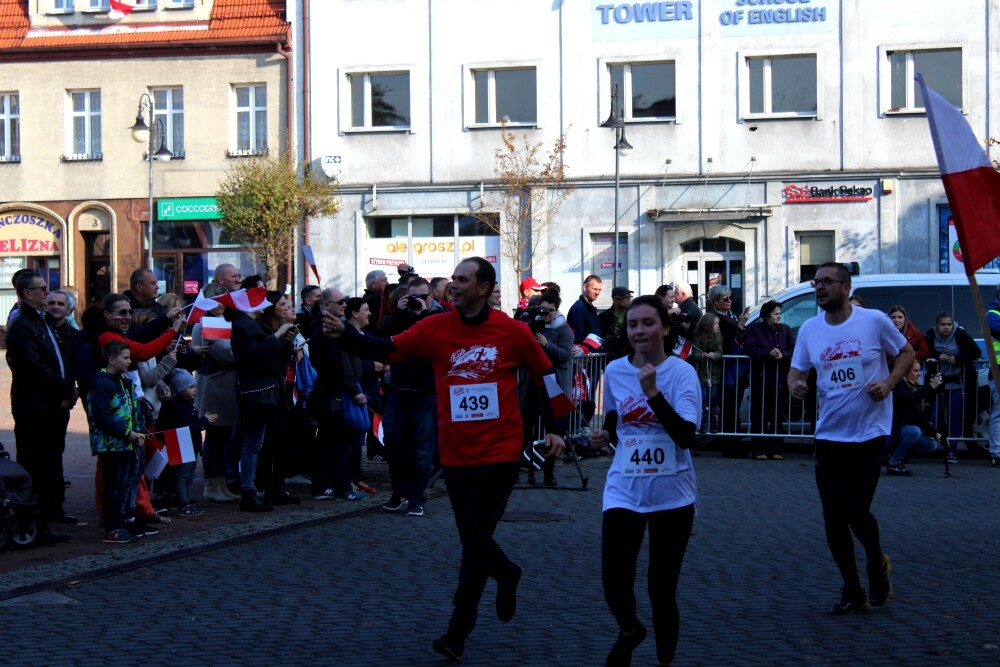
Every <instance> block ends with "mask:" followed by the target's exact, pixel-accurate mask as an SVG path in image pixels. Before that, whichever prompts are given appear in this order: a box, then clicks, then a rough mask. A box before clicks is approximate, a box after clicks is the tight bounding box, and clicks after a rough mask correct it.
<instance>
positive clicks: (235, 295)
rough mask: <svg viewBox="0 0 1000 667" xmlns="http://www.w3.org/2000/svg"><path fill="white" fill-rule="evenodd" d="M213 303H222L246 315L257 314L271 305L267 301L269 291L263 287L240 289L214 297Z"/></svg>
mask: <svg viewBox="0 0 1000 667" xmlns="http://www.w3.org/2000/svg"><path fill="white" fill-rule="evenodd" d="M212 301H215V302H216V303H217V304H219V303H221V304H222V305H223V306H225V307H226V308H232V309H233V310H239V311H242V312H244V313H256V312H257V311H258V310H264V309H265V308H267V307H268V306H270V305H271V302H270V301H268V300H267V290H266V289H264V288H263V287H251V288H250V289H240V290H236V291H235V292H229V293H228V294H221V295H219V296H216V297H212Z"/></svg>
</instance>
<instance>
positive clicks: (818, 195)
mask: <svg viewBox="0 0 1000 667" xmlns="http://www.w3.org/2000/svg"><path fill="white" fill-rule="evenodd" d="M872 192H873V189H872V188H869V187H865V186H863V185H861V186H858V185H831V186H829V187H818V186H815V185H797V184H795V183H789V184H788V185H786V186H785V187H784V188H782V190H781V197H782V199H784V200H785V203H786V204H839V203H843V202H859V201H871V199H872Z"/></svg>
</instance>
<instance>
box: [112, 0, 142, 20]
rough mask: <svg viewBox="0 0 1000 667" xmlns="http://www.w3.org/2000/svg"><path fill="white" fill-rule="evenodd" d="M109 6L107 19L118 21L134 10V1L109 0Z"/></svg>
mask: <svg viewBox="0 0 1000 667" xmlns="http://www.w3.org/2000/svg"><path fill="white" fill-rule="evenodd" d="M109 4H110V6H111V11H110V12H108V18H109V19H115V20H118V19H123V18H125V17H126V16H128V15H129V12H131V11H132V10H133V9H135V5H136V0H131V1H127V0H109Z"/></svg>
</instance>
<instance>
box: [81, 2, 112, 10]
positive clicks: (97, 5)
mask: <svg viewBox="0 0 1000 667" xmlns="http://www.w3.org/2000/svg"><path fill="white" fill-rule="evenodd" d="M85 1H86V3H87V9H89V10H90V11H101V10H104V11H107V10H109V9H111V4H110V3H109V2H108V0H85Z"/></svg>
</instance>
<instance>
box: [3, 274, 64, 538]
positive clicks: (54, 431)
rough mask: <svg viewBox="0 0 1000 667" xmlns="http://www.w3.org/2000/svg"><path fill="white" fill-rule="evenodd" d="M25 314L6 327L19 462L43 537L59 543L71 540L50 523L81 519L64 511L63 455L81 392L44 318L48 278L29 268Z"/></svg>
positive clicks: (21, 280) (23, 281) (19, 284)
mask: <svg viewBox="0 0 1000 667" xmlns="http://www.w3.org/2000/svg"><path fill="white" fill-rule="evenodd" d="M15 289H16V290H17V297H18V299H20V301H21V311H20V315H19V316H18V317H17V318H16V319H15V320H14V321H13V322H11V324H10V328H9V330H8V331H7V365H8V366H9V367H10V371H11V376H12V378H11V386H10V407H11V414H12V415H13V417H14V439H15V444H16V447H17V462H18V463H20V464H21V465H22V466H24V468H25V470H27V471H28V474H30V475H31V480H32V485H33V488H34V491H35V495H36V496H38V510H39V520H40V523H41V526H42V530H41V533H40V534H39V538H38V539H39V540H40V541H41V543H42V544H49V545H52V544H55V543H56V542H61V541H64V540H66V539H68V538H67V537H66V536H64V535H56V534H55V533H53V532H52V531H51V530H49V528H48V525H49V523H51V522H53V521H55V522H63V523H76V519H75V518H73V517H70V516H67V515H66V513H65V512H64V511H63V502H64V500H65V495H64V494H65V487H64V485H63V467H62V456H63V450H64V449H65V448H66V427H67V425H68V424H69V412H70V409H71V408H72V407H73V404H74V403H75V402H76V399H77V393H76V390H75V389H74V387H73V378H72V374H71V372H70V368H69V366H68V360H67V359H65V358H64V357H63V355H62V354H61V352H60V349H59V343H58V341H57V339H56V334H55V332H54V331H53V330H52V327H50V326H49V324H48V323H47V322H46V320H45V311H44V308H45V301H46V296H47V295H48V293H49V290H48V286H47V284H46V282H45V278H43V277H42V276H41V275H39V274H38V273H36V272H35V271H26V272H24V273H22V274H21V275H20V276H18V278H17V281H16V283H15Z"/></svg>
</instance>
